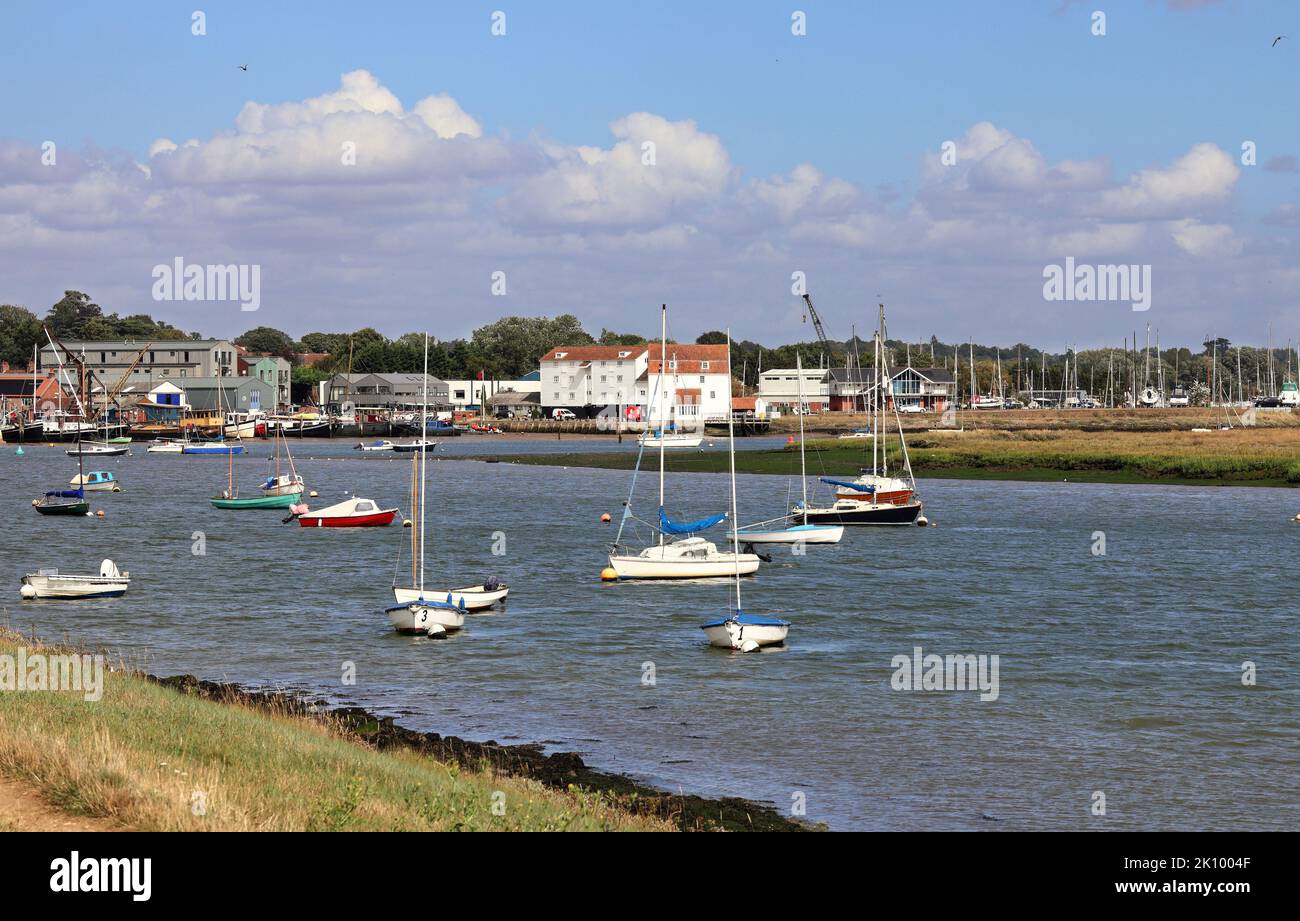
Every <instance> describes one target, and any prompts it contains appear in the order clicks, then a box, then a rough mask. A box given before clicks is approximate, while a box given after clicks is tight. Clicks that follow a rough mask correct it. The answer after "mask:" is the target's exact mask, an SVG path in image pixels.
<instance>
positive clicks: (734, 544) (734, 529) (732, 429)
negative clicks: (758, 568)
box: [727, 326, 802, 614]
mask: <svg viewBox="0 0 1300 921" xmlns="http://www.w3.org/2000/svg"><path fill="white" fill-rule="evenodd" d="M727 355H728V356H730V355H731V327H730V326H728V327H727ZM731 389H732V388H731V359H730V358H728V359H727V459H728V461H729V462H730V464H731V559H732V562H733V563H735V570H736V577H735V582H736V613H737V614H739V613H740V612H741V611H743V610H744V608H742V607H741V606H740V514H739V512H738V511H737V509H736V414H735V413H734V412H731V399H732V398H731ZM800 418H802V416H801V417H800Z"/></svg>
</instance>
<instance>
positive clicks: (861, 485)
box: [818, 477, 876, 492]
mask: <svg viewBox="0 0 1300 921" xmlns="http://www.w3.org/2000/svg"><path fill="white" fill-rule="evenodd" d="M818 479H820V480H821V481H822V482H823V483H826V484H828V485H830V486H843V487H845V488H846V489H856V490H857V491H858V492H875V491H876V487H874V486H868V485H867V484H865V483H850V482H848V481H847V480H828V479H827V478H826V477H819V478H818Z"/></svg>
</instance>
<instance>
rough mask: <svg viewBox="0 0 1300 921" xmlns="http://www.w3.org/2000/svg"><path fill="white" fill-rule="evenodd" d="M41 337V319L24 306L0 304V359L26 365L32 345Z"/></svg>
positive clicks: (22, 365)
mask: <svg viewBox="0 0 1300 921" xmlns="http://www.w3.org/2000/svg"><path fill="white" fill-rule="evenodd" d="M40 339H41V321H40V320H39V319H37V317H36V314H34V313H32V312H31V311H30V310H28V309H27V308H26V307H17V306H15V305H13V304H0V359H3V360H4V361H7V362H9V364H10V365H12V366H14V367H26V364H27V362H28V361H30V360H31V357H32V346H33V345H35V344H36V343H37V342H39V341H40Z"/></svg>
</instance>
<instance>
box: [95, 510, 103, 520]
mask: <svg viewBox="0 0 1300 921" xmlns="http://www.w3.org/2000/svg"><path fill="white" fill-rule="evenodd" d="M95 517H96V518H103V517H104V510H103V509H102V508H101V509H100V510H99V511H97V512H95Z"/></svg>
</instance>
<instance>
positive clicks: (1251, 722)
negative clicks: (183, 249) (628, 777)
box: [0, 437, 1300, 829]
mask: <svg viewBox="0 0 1300 921" xmlns="http://www.w3.org/2000/svg"><path fill="white" fill-rule="evenodd" d="M759 443H760V442H759V441H758V440H748V441H746V442H744V443H743V444H742V447H753V446H756V445H757V444H759ZM767 443H770V441H768V442H767ZM591 444H592V443H591V442H584V441H581V440H578V439H565V440H564V441H559V442H551V441H547V440H544V439H539V440H532V441H514V440H507V439H500V440H492V439H483V438H469V437H466V438H463V439H460V440H459V441H453V442H448V443H447V445H446V446H445V447H444V448H441V449H440V454H444V455H446V456H448V457H451V456H454V455H456V454H467V453H474V452H483V451H500V452H515V451H528V452H532V451H553V450H565V451H569V450H581V449H583V448H584V447H589V446H590V445H591ZM597 444H601V445H606V446H608V442H597ZM295 449H296V456H297V458H298V464H299V470H300V472H302V473H303V474H304V475H305V477H306V478H307V481H308V485H309V487H310V488H313V489H316V490H318V491H319V493H320V496H319V498H317V499H314V500H311V501H312V505H313V507H316V508H319V507H323V506H325V505H328V504H331V503H332V502H335V501H339V500H341V499H343V498H345V497H346V495H347V494H348V493H350V492H356V493H358V494H360V495H364V496H368V497H372V498H375V499H377V500H379V501H380V502H381V503H383V504H384V505H397V506H400V507H401V508H402V509H403V511H404V512H405V510H406V508H407V505H408V499H407V488H408V484H409V478H410V462H409V459H407V458H405V457H400V456H399V457H393V456H391V455H383V454H367V455H364V456H363V455H361V454H360V452H355V451H351V450H349V444H346V443H328V442H304V443H301V444H299V445H295ZM632 449H634V446H629V445H624V447H623V450H632ZM252 451H253V454H252V456H248V457H242V458H237V459H236V462H235V465H236V474H237V476H238V478H239V480H240V482H241V483H242V484H243V486H244V489H245V491H246V492H251V491H253V490H254V488H255V486H256V483H257V482H258V478H259V477H260V476H261V475H263V474H264V472H265V471H266V469H267V458H266V455H267V453H268V452H269V446H268V445H266V444H259V445H256V446H254V447H253V449H252ZM26 452H27V453H26V456H24V457H17V456H15V454H14V450H13V446H5V450H4V453H3V456H2V457H0V482H2V483H3V487H4V488H3V496H4V502H5V504H6V506H7V508H8V515H7V522H6V526H5V527H4V529H3V530H0V559H2V560H3V572H4V579H5V580H6V581H5V584H7V585H8V586H9V588H8V589H6V590H5V591H6V592H8V598H7V600H5V601H4V602H3V604H4V608H5V610H6V612H7V613H6V617H7V619H8V620H9V622H10V623H11V624H12V625H14V626H21V627H24V628H34V629H35V630H36V632H37V633H38V634H39V635H41V636H44V637H46V638H50V639H62V638H65V637H66V638H69V639H72V640H75V641H80V642H85V643H92V644H97V645H106V646H108V647H110V648H112V649H114V650H119V651H121V652H122V653H123V654H126V655H128V656H130V657H132V658H134V659H135V660H137V661H142V662H143V664H145V665H146V666H147V667H148V668H149V669H150V670H152V671H154V672H157V673H164V674H173V673H177V672H191V673H194V674H197V675H200V676H202V677H206V678H214V679H227V680H233V681H239V682H243V683H249V684H255V685H286V686H291V687H296V688H302V689H306V690H310V691H312V692H315V693H321V694H324V695H326V696H328V697H330V698H331V699H334V700H337V701H348V702H354V703H357V704H360V705H364V706H368V707H372V708H375V709H377V710H380V711H382V712H384V713H388V714H393V715H397V716H399V717H400V719H399V722H402V723H403V724H405V725H409V726H411V727H413V728H417V729H421V730H435V731H438V732H442V733H450V734H457V735H462V736H467V737H470V738H475V739H489V738H491V739H496V740H497V741H501V742H520V741H537V742H544V743H545V744H546V745H547V746H548V747H551V748H554V749H564V750H573V751H578V752H581V753H582V755H583V757H584V758H585V759H586V760H587V761H588V763H590V764H592V765H593V766H596V767H600V768H604V769H609V770H615V771H622V772H626V773H629V774H632V775H635V776H637V777H639V778H642V779H645V780H648V781H650V782H653V783H655V784H658V785H661V786H663V787H666V788H669V789H674V790H675V789H678V788H682V789H684V790H686V791H689V792H696V793H701V794H706V795H739V796H745V797H750V798H754V799H760V800H766V801H770V802H773V803H775V804H776V805H777V806H778V808H781V809H782V810H788V809H789V807H790V804H791V802H792V797H794V795H795V794H798V793H802V794H803V795H804V796H805V797H806V802H807V815H808V817H809V818H810V819H813V820H815V821H824V822H826V823H828V824H829V825H830V826H831V827H833V828H862V829H908V828H956V829H961V828H972V829H974V828H988V829H992V828H1003V829H1006V828H1085V829H1102V828H1138V829H1157V828H1188V829H1199V828H1220V829H1226V828H1295V827H1296V826H1297V825H1298V824H1300V808H1298V807H1297V797H1296V793H1295V789H1296V777H1297V761H1298V758H1297V751H1300V747H1298V745H1297V743H1298V742H1300V717H1298V716H1297V704H1300V694H1297V688H1298V687H1300V682H1298V681H1297V675H1298V674H1300V651H1298V650H1300V644H1298V642H1297V641H1298V639H1300V627H1298V626H1297V613H1298V612H1297V608H1298V607H1300V605H1297V603H1296V600H1295V599H1296V588H1295V579H1294V574H1293V567H1292V559H1293V558H1294V556H1295V551H1294V549H1293V547H1294V544H1295V542H1296V541H1297V540H1300V525H1296V524H1294V523H1292V522H1290V521H1289V519H1290V518H1291V517H1292V516H1293V515H1294V514H1295V513H1296V512H1297V511H1300V493H1296V492H1295V491H1288V490H1273V489H1222V488H1220V489H1211V488H1207V489H1200V488H1188V487H1144V486H1109V485H1082V484H1071V483H1051V484H1044V483H1032V484H1031V483H1023V484H1022V483H984V482H959V481H941V480H937V481H929V482H924V483H923V484H922V487H923V493H924V498H925V500H926V512H927V514H928V515H929V516H930V517H931V518H932V519H933V520H934V521H935V522H936V523H937V524H938V527H936V528H924V529H922V528H902V529H884V530H856V531H850V533H849V534H848V535H847V536H846V538H845V540H844V542H843V543H841V544H840V545H838V546H833V547H810V548H808V552H807V554H806V555H805V556H795V555H793V554H791V552H790V551H789V550H788V549H786V550H780V549H775V550H773V553H774V554H775V557H774V560H773V562H771V563H770V564H764V566H763V568H762V569H761V570H760V572H759V574H758V575H757V576H756V577H755V578H752V579H747V580H746V581H745V584H744V586H743V592H744V601H745V607H746V608H747V609H750V610H753V611H757V612H762V613H774V614H780V615H782V616H785V617H787V618H788V619H790V620H792V621H793V622H794V624H795V626H794V627H793V629H792V632H791V636H790V641H789V643H788V645H787V647H786V648H784V649H779V650H771V651H764V652H762V653H756V654H750V655H737V654H731V653H728V652H725V651H721V650H712V649H709V648H708V647H707V646H706V645H705V644H704V641H703V634H702V632H701V631H700V630H699V629H698V625H699V624H700V623H702V622H703V621H704V620H705V619H707V618H712V617H715V616H717V615H719V614H721V613H723V612H725V610H726V608H727V605H728V603H729V587H728V585H727V584H726V583H694V584H681V583H673V584H663V583H659V584H651V583H645V584H615V585H605V584H602V583H601V582H600V581H599V579H598V574H599V572H600V570H601V568H602V566H603V565H604V558H603V554H604V551H605V545H606V543H607V542H608V540H609V539H610V537H611V535H612V533H613V531H612V529H611V526H609V525H602V524H600V523H599V517H600V515H601V513H602V512H609V513H611V514H612V515H613V516H614V518H615V521H617V519H618V514H619V510H620V505H621V502H622V500H623V499H624V498H625V496H626V491H627V488H628V483H629V479H630V475H629V474H628V473H627V472H624V471H603V470H583V469H563V468H555V467H540V466H537V467H534V466H521V465H515V464H510V463H500V464H485V463H481V462H478V461H457V460H454V459H440V460H437V461H436V462H433V461H431V462H430V465H429V467H430V494H429V525H430V530H429V538H428V540H429V549H430V559H429V564H428V573H429V576H428V581H429V583H430V584H431V585H437V586H447V585H451V584H455V585H463V584H469V583H473V582H478V581H479V580H480V579H481V578H482V577H483V576H485V575H488V574H494V575H497V576H499V577H500V578H502V579H503V580H505V581H508V582H509V583H510V584H511V586H512V591H511V595H510V599H509V604H508V606H507V607H506V608H505V609H504V610H503V611H500V612H498V613H493V614H488V615H481V616H472V617H470V618H469V619H468V620H467V624H466V629H465V630H464V631H462V632H461V633H460V634H458V635H456V636H454V637H452V638H451V639H448V640H442V641H437V640H427V639H418V638H416V639H413V638H405V637H400V636H397V635H395V634H394V633H392V632H391V630H390V629H389V626H388V623H387V619H386V617H385V616H384V614H383V611H382V609H383V607H384V606H385V605H386V604H389V603H391V598H392V595H391V591H390V586H391V584H392V580H393V574H394V568H395V564H396V563H397V561H398V556H399V553H400V552H401V550H402V547H403V546H404V545H405V542H406V540H407V539H408V536H409V532H408V531H405V530H403V529H402V528H400V527H397V526H396V525H395V526H393V527H390V528H386V529H373V530H338V531H335V530H329V529H321V530H310V529H304V528H300V527H298V526H297V525H296V524H294V525H284V524H281V518H282V516H283V514H284V513H283V512H277V511H261V512H254V511H247V512H230V511H218V510H215V509H213V508H211V507H210V506H209V504H208V502H207V497H208V496H209V495H212V494H213V493H214V492H216V491H217V490H218V489H220V488H222V487H223V486H224V483H225V478H226V461H225V459H223V458H207V457H182V456H178V455H156V454H155V455H148V454H145V453H144V448H143V446H142V445H136V446H135V447H134V448H133V452H134V453H133V456H131V457H124V458H114V459H110V460H107V461H105V460H100V461H98V462H96V463H89V462H88V466H87V469H91V468H92V467H93V468H101V469H112V470H114V471H115V472H116V473H117V475H118V477H119V478H120V480H121V482H122V484H123V486H124V487H125V491H124V492H122V493H120V494H113V495H106V494H102V493H97V494H93V499H92V502H93V506H94V507H95V508H100V509H103V510H105V513H106V515H105V518H103V519H102V520H96V519H59V518H45V517H42V516H40V515H38V514H36V512H35V511H33V510H32V509H31V508H30V507H29V503H30V501H31V499H32V498H33V497H34V496H36V495H39V494H40V493H41V492H42V491H44V490H46V489H54V488H63V487H64V486H65V484H66V483H67V481H68V479H69V478H70V477H71V476H72V475H73V474H75V473H76V462H75V459H72V458H67V457H65V456H64V454H63V451H62V449H61V448H48V447H41V446H37V447H31V446H29V447H27V448H26ZM790 487H791V484H790V483H788V482H787V480H786V479H784V478H781V477H759V476H742V477H740V479H739V490H740V499H741V517H742V519H745V520H757V519H761V518H766V517H770V516H771V515H774V514H776V513H777V512H778V511H779V510H780V509H781V508H782V507H783V506H784V504H785V502H786V499H787V490H788V489H789V488H790ZM656 489H657V480H656V477H655V476H654V475H653V473H651V475H643V476H642V478H641V480H640V483H639V489H638V501H637V503H636V504H635V507H636V508H637V510H638V512H640V513H642V514H644V515H645V516H646V517H653V516H654V509H655V495H654V491H655V490H656ZM669 492H670V495H671V499H670V503H669V504H670V508H671V511H672V512H673V513H674V515H676V516H679V517H682V518H688V517H689V518H694V517H703V516H704V515H707V514H710V513H712V512H715V511H722V510H724V509H725V508H726V503H727V481H726V479H725V478H724V477H719V476H716V475H709V474H680V475H670V477H669ZM1097 531H1104V532H1105V541H1106V553H1105V555H1104V556H1096V555H1094V554H1093V553H1092V547H1093V545H1094V532H1097ZM196 532H201V534H199V533H196ZM497 532H500V533H499V534H498V533H497ZM502 535H503V536H504V542H505V551H506V552H505V554H504V555H503V556H494V555H493V552H492V550H493V545H494V540H495V541H497V542H498V543H499V540H500V538H501V536H502ZM200 538H201V539H202V541H203V543H204V544H205V548H204V549H205V553H204V554H203V555H195V554H194V553H193V552H192V550H193V547H194V546H195V542H196V540H199V539H200ZM717 539H718V540H722V539H724V535H723V533H722V532H718V535H717ZM105 556H109V557H112V558H113V559H114V560H116V561H117V563H118V565H119V566H120V567H121V568H123V569H129V570H130V571H131V574H132V584H131V590H130V592H129V594H128V595H127V596H126V597H124V598H121V599H112V600H104V601H94V602H81V603H61V602H41V603H23V602H20V601H19V599H18V580H19V578H20V576H21V575H22V574H23V573H24V572H27V571H32V570H34V569H36V568H38V567H43V566H44V567H49V566H57V567H59V568H61V569H62V570H63V571H65V572H79V571H93V570H95V569H96V568H97V566H98V563H99V560H100V559H101V558H102V557H105ZM405 567H406V564H405V562H403V563H402V571H403V572H405V571H406V569H405ZM915 646H921V647H923V649H924V651H925V652H926V653H931V652H933V653H939V654H973V655H980V654H985V655H994V654H996V655H998V656H999V657H1000V671H999V678H1000V686H999V696H998V698H997V700H995V701H991V702H983V701H981V700H980V699H979V695H978V693H972V692H953V693H937V692H907V691H899V690H892V689H891V686H890V678H891V676H892V674H893V672H894V669H893V668H892V667H891V660H892V659H893V657H894V656H896V655H900V654H901V655H906V656H910V655H911V654H912V650H913V647H915ZM345 661H350V662H354V663H355V664H356V674H357V683H356V685H355V686H343V685H342V684H341V681H340V676H341V674H342V668H343V663H344V662H345ZM1247 661H1250V662H1253V663H1255V665H1256V667H1257V669H1258V685H1257V686H1255V687H1245V686H1243V684H1242V681H1241V673H1242V667H1243V663H1244V662H1247ZM646 663H653V670H654V676H655V683H654V685H653V686H647V685H645V684H643V681H642V678H643V674H645V672H646V670H647V669H648V666H647V664H646ZM1095 791H1101V792H1102V793H1104V794H1105V797H1106V813H1107V814H1106V816H1105V817H1104V818H1101V817H1094V816H1092V815H1091V814H1090V810H1091V806H1092V803H1093V794H1094V792H1095ZM998 823H1000V824H998Z"/></svg>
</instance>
